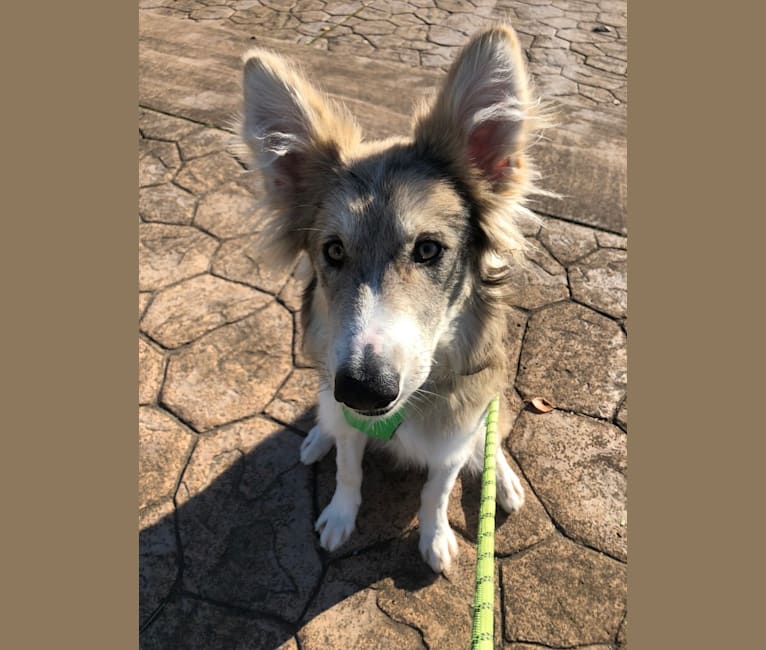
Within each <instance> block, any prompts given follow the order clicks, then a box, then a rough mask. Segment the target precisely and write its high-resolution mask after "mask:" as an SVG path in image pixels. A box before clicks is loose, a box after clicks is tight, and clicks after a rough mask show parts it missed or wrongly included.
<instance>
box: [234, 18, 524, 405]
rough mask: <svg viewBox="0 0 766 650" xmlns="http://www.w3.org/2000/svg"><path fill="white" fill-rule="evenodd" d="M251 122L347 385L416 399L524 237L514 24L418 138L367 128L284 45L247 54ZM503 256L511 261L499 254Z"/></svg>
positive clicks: (462, 62) (446, 91)
mask: <svg viewBox="0 0 766 650" xmlns="http://www.w3.org/2000/svg"><path fill="white" fill-rule="evenodd" d="M244 88H245V111H244V121H243V126H242V137H243V140H244V141H245V143H247V144H248V145H249V147H250V149H251V150H252V152H253V153H254V154H255V161H256V164H257V165H258V166H259V167H260V168H261V169H262V170H263V172H264V178H265V181H266V189H267V194H268V199H269V202H270V203H271V207H272V209H273V213H272V216H271V217H270V218H269V220H268V222H267V223H266V224H265V226H264V229H265V230H264V234H265V235H266V237H267V240H268V244H267V245H268V246H269V247H270V248H271V252H272V253H274V254H275V257H276V258H277V260H276V261H278V262H279V261H282V262H287V261H291V260H293V259H295V257H296V255H297V254H298V253H299V252H301V251H304V252H306V253H307V254H308V256H309V258H310V260H311V263H312V266H313V271H314V281H313V282H312V284H311V286H310V289H309V293H310V295H309V300H310V307H311V309H312V310H313V312H314V313H312V315H311V317H312V318H314V319H317V320H318V321H319V322H318V323H315V324H314V325H315V327H314V333H315V335H316V336H318V337H319V338H321V339H322V345H321V346H320V347H321V348H322V353H323V356H324V358H322V359H319V361H320V362H321V363H323V365H324V367H325V371H326V374H327V378H328V379H329V380H330V381H331V382H332V385H333V387H334V394H335V398H336V400H338V401H339V402H343V403H345V404H346V405H348V406H349V407H351V408H353V409H355V410H357V411H358V412H361V413H363V414H366V415H382V414H384V413H387V412H389V411H392V410H394V409H396V408H397V407H398V406H399V405H400V404H403V403H404V402H405V401H406V400H407V399H409V398H410V397H411V396H412V395H413V394H414V393H415V392H416V391H417V390H418V389H419V388H420V387H421V386H422V384H423V383H424V382H425V380H426V379H427V378H428V376H429V374H430V373H431V371H432V366H433V364H434V358H435V356H438V355H437V351H438V350H439V348H440V347H446V346H449V345H450V342H451V341H452V340H453V339H454V337H455V330H456V328H457V319H458V318H459V316H460V314H461V310H462V308H463V306H464V304H465V302H466V301H467V300H470V299H472V298H474V299H475V298H476V295H477V291H479V290H480V289H481V287H482V286H483V285H487V284H491V282H492V280H491V277H492V276H493V273H495V274H496V272H497V270H498V269H502V268H503V266H504V265H505V264H506V262H504V261H502V260H503V256H504V255H505V254H507V253H509V252H512V251H513V250H514V249H515V248H519V247H520V246H521V245H522V242H523V238H522V237H521V235H520V234H519V232H518V230H517V229H516V227H515V224H514V223H513V210H514V209H516V208H518V206H519V205H520V201H521V199H522V198H523V196H524V194H525V193H526V191H527V190H528V188H529V168H528V164H527V163H526V161H525V159H524V145H525V142H526V137H527V131H528V116H529V106H530V102H529V97H528V92H529V91H528V89H527V85H526V73H525V69H524V65H523V61H522V58H521V53H520V50H519V46H518V43H517V41H516V38H515V35H514V34H513V32H512V31H511V30H510V29H508V28H495V29H492V30H489V31H487V32H485V33H483V34H480V35H479V36H477V37H476V38H475V39H474V40H473V41H472V42H471V43H470V44H469V45H468V46H467V47H466V48H465V50H464V51H463V53H462V54H461V56H460V57H459V58H458V60H457V61H456V63H455V64H454V65H453V67H452V69H451V71H450V73H449V75H448V77H447V80H446V82H445V84H444V87H443V88H442V89H441V92H440V93H439V96H438V97H437V98H436V100H435V102H434V103H433V105H432V106H431V107H430V108H428V109H424V110H423V111H421V115H420V116H419V117H418V118H417V120H416V124H415V131H414V134H413V138H412V139H411V140H401V141H391V142H388V143H372V144H366V143H362V141H361V136H360V133H359V130H358V128H357V127H356V125H355V124H354V122H353V120H351V118H350V117H349V116H348V115H347V114H346V113H345V111H344V110H343V109H340V108H338V107H336V106H334V105H333V104H331V103H330V102H329V101H328V100H327V99H326V98H325V97H323V96H322V95H321V94H319V93H318V92H317V91H316V90H315V89H314V88H313V87H312V86H311V85H309V84H308V83H307V82H306V81H305V80H304V79H303V78H302V77H301V76H300V75H299V74H298V73H297V72H296V71H295V70H294V69H293V68H291V67H289V66H288V65H287V64H286V63H285V62H284V61H282V60H281V59H279V58H278V57H275V56H274V55H271V54H268V53H265V52H263V51H260V50H256V51H253V52H250V53H248V55H247V56H246V64H245V79H244ZM498 260H501V261H500V262H498Z"/></svg>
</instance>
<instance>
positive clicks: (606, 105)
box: [138, 0, 627, 650]
mask: <svg viewBox="0 0 766 650" xmlns="http://www.w3.org/2000/svg"><path fill="white" fill-rule="evenodd" d="M139 4H140V6H141V9H140V53H139V57H140V59H139V61H140V63H139V65H140V88H139V99H140V105H141V106H140V109H139V157H140V161H139V178H140V186H141V188H140V191H139V217H140V222H139V233H140V251H139V284H140V294H139V319H140V333H139V342H138V345H139V361H140V386H139V400H140V409H139V422H140V447H139V449H140V467H139V508H140V529H141V532H140V553H141V558H140V596H141V602H140V625H141V633H140V643H141V647H142V648H147V649H148V648H163V649H167V648H184V649H186V648H194V649H197V648H198V649H218V648H259V649H260V648H263V649H274V648H296V649H297V648H302V649H304V650H309V649H313V648H344V649H345V648H354V647H356V648H390V647H397V648H401V649H404V648H421V647H426V648H432V649H434V650H440V649H442V648H461V649H462V648H468V647H469V635H470V622H471V621H470V616H471V598H472V593H473V562H474V557H475V543H474V541H475V530H476V518H477V512H478V495H479V486H478V484H477V482H476V481H468V480H464V481H459V482H458V485H457V486H456V489H455V491H454V493H453V495H452V499H451V503H450V520H451V523H452V525H453V528H454V529H455V530H456V532H457V533H458V538H459V543H460V545H461V555H460V558H459V561H458V563H457V566H456V567H455V568H454V569H453V571H452V573H451V574H450V576H449V577H444V576H436V575H434V574H433V573H432V572H431V570H430V569H429V568H428V567H427V566H426V565H425V563H423V561H422V560H421V559H420V556H419V554H418V551H417V519H416V511H417V504H418V496H419V492H420V488H421V486H422V482H423V479H424V477H423V476H421V475H418V474H414V473H406V472H399V471H395V470H392V469H390V468H389V467H388V466H387V464H386V463H385V461H384V459H382V458H379V457H375V456H370V457H369V458H366V460H365V481H364V486H363V504H362V508H361V511H360V516H359V520H358V522H357V531H356V532H355V533H354V534H353V535H352V537H351V539H350V540H349V542H348V543H347V544H346V545H345V546H344V547H342V548H341V549H339V550H338V551H336V552H335V553H332V554H328V553H326V552H325V551H323V550H322V549H321V548H320V547H319V545H318V541H317V537H316V534H315V533H314V532H313V522H314V520H315V519H316V517H317V515H318V513H319V512H320V511H321V509H322V508H323V507H324V506H325V505H326V503H327V502H328V501H329V499H330V497H331V494H332V491H333V488H334V481H335V478H334V473H335V463H334V458H333V456H332V454H331V455H330V456H329V457H327V458H326V459H324V461H322V462H321V463H319V464H318V465H316V466H314V467H311V468H308V467H305V466H303V465H302V464H300V462H299V461H298V448H299V446H300V443H301V440H302V437H303V436H304V435H305V433H306V432H307V431H308V429H309V428H310V426H311V424H312V417H313V414H314V408H315V405H314V399H315V391H316V386H317V378H316V375H315V372H314V371H313V370H312V368H311V367H310V364H309V362H308V361H307V359H306V358H305V357H304V356H303V354H302V353H301V347H300V341H301V331H300V326H299V319H298V318H297V314H296V310H297V309H298V305H299V296H300V283H299V281H298V280H297V279H296V278H295V277H293V276H292V275H291V274H290V273H285V274H282V275H275V274H273V273H271V272H269V270H268V269H266V268H264V267H263V266H262V265H261V264H260V261H259V251H258V250H257V249H256V248H255V247H254V246H253V241H254V225H253V224H254V219H253V217H254V213H253V211H254V206H255V204H256V200H257V198H258V195H259V193H260V188H259V184H258V181H257V179H256V178H255V177H254V176H253V175H252V174H250V173H248V172H246V171H245V170H244V169H243V168H242V166H241V165H239V164H238V163H237V162H236V160H235V159H234V158H233V157H232V156H231V155H230V154H229V153H227V150H226V149H227V145H228V143H229V141H230V132H229V124H230V119H231V117H232V116H233V115H234V114H235V113H236V111H237V110H238V106H239V98H240V88H239V83H240V61H239V57H240V55H241V53H242V52H243V51H244V50H245V49H247V48H248V47H250V46H252V45H253V44H256V43H257V44H259V45H262V46H265V47H269V48H271V49H274V50H276V51H279V52H281V53H284V54H288V55H290V56H291V57H293V58H294V59H295V60H297V61H298V62H299V63H300V64H301V65H302V66H303V67H304V69H306V70H307V71H308V72H309V74H310V75H311V77H312V78H313V79H315V80H316V81H317V82H318V83H320V84H321V85H323V86H324V87H325V88H326V90H327V91H328V92H330V93H331V94H332V95H333V96H335V97H338V98H340V99H342V100H343V101H345V102H347V103H348V104H349V106H350V107H351V109H352V110H353V111H354V112H355V114H356V115H357V116H358V118H359V120H360V122H361V123H362V126H363V127H364V128H365V129H366V132H367V133H368V134H369V135H370V136H371V137H376V136H384V135H388V134H393V133H406V131H407V129H408V125H409V114H410V110H411V107H412V104H413V102H414V101H415V99H416V98H417V97H418V96H420V95H421V94H423V93H425V92H427V91H429V90H430V89H432V88H434V87H435V86H436V85H437V84H438V83H439V80H440V77H441V75H442V74H443V71H444V69H445V68H446V66H447V65H448V64H449V61H450V60H451V59H452V57H453V56H454V54H455V51H456V49H457V48H458V47H459V46H460V45H461V44H462V43H464V42H465V41H466V40H467V38H468V35H469V34H470V33H472V32H473V31H474V30H475V29H477V28H478V27H480V26H482V25H483V24H488V23H489V22H491V21H492V20H496V19H498V18H502V17H505V18H508V19H509V20H510V21H511V22H512V23H513V24H514V26H515V27H516V29H517V30H518V31H519V33H520V35H521V38H522V41H523V44H524V46H525V48H526V51H527V54H528V57H529V60H530V62H531V63H530V69H531V71H532V73H533V76H534V78H535V80H536V82H537V84H538V86H539V88H540V91H541V93H542V94H545V95H547V96H554V97H556V98H557V99H558V100H559V102H560V110H559V118H558V122H559V126H558V127H556V128H555V129H552V130H551V131H549V132H548V134H547V136H548V140H546V141H544V142H542V143H540V145H539V146H538V147H537V151H536V154H537V156H536V157H537V159H538V161H539V164H540V166H541V168H542V170H543V172H544V178H545V183H544V184H545V187H546V188H548V189H552V190H555V191H558V192H559V193H561V194H563V195H564V197H563V198H562V199H561V200H554V199H545V200H543V201H539V202H537V203H536V204H535V205H534V206H533V208H534V209H535V210H536V211H538V212H539V213H540V214H541V215H542V216H543V217H544V223H543V226H542V227H541V228H538V227H534V226H531V225H529V226H525V227H526V235H527V236H528V238H529V239H530V241H531V242H532V244H533V253H532V255H531V261H532V265H531V267H530V268H529V269H528V270H526V271H525V272H523V273H520V274H519V277H518V292H517V295H516V296H515V302H516V309H515V310H514V312H513V318H512V322H511V323H510V324H509V328H510V331H511V335H512V336H511V340H512V341H513V345H512V348H511V350H510V351H509V353H510V354H511V356H512V357H513V359H515V360H517V362H518V363H517V371H516V373H515V376H514V377H511V378H509V380H510V385H511V388H510V389H509V392H508V395H507V397H508V398H509V400H510V401H511V404H512V405H513V409H514V413H515V416H516V417H515V420H514V423H513V426H512V430H511V432H510V435H509V437H508V440H507V445H506V452H507V456H508V458H509V460H510V462H511V465H512V466H513V467H514V469H516V471H517V473H519V475H520V476H521V477H522V480H523V482H524V484H525V488H526V490H527V504H526V505H525V507H524V508H523V510H522V511H521V512H520V513H518V514H516V515H512V516H505V515H504V514H502V513H500V512H498V521H497V542H496V558H497V559H496V565H497V608H496V612H497V613H496V646H497V647H499V648H507V649H513V650H525V649H531V648H539V647H549V648H575V647H576V648H590V649H591V650H596V649H599V650H605V649H606V648H613V649H617V648H620V649H624V648H626V647H627V642H626V633H627V594H626V568H627V565H626V562H627V510H626V507H627V490H626V463H627V461H626V446H627V388H626V336H627V299H626V262H627V239H626V235H627V228H626V211H627V208H626V182H625V181H626V162H625V154H626V141H625V138H626V129H625V117H626V108H627V105H626V101H627V96H626V66H627V64H626V39H627V32H626V26H625V25H626V20H625V18H626V3H625V2H624V1H610V0H601V1H597V0H593V1H584V0H583V1H581V0H576V1H575V0H573V1H571V2H565V1H563V0H562V1H559V0H526V1H523V2H522V1H521V0H519V1H512V0H503V1H498V2H493V1H483V0H474V1H473V2H466V1H456V0H408V1H406V2H405V1H402V2H382V1H379V0H375V1H365V2H338V1H335V0H238V1H235V0H213V1H207V0H205V1H203V2H196V1H192V0H141V1H140V3H139ZM536 396H542V397H546V398H547V399H548V400H550V401H551V402H552V403H553V404H555V405H556V409H555V410H554V411H552V412H550V413H546V414H536V413H534V412H532V411H531V410H529V409H527V408H525V400H526V399H529V398H531V397H536Z"/></svg>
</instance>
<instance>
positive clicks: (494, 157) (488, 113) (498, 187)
mask: <svg viewBox="0 0 766 650" xmlns="http://www.w3.org/2000/svg"><path fill="white" fill-rule="evenodd" d="M529 109H530V98H529V87H528V81H527V72H526V66H525V64H524V58H523V54H522V52H521V48H520V47H519V42H518V39H517V37H516V34H515V33H514V31H513V30H512V29H511V28H510V27H508V26H496V27H492V28H490V29H488V30H486V31H484V32H482V33H480V34H478V35H477V36H475V37H474V38H473V39H472V40H471V41H470V42H469V43H468V45H466V47H465V48H464V49H463V51H462V52H461V53H460V55H459V56H458V58H457V60H456V61H455V62H454V63H453V64H452V67H451V68H450V71H449V73H448V75H447V79H446V81H445V82H444V85H443V87H442V88H441V90H440V92H439V94H438V96H437V98H436V101H435V103H434V104H433V106H432V108H431V109H430V111H428V112H426V113H424V114H423V115H421V116H420V117H419V118H418V119H417V121H416V124H415V142H416V144H417V146H419V147H420V148H421V150H422V151H424V152H427V153H429V154H431V155H432V156H436V157H437V158H439V159H442V160H446V161H448V162H449V163H451V164H452V165H453V166H455V167H454V168H455V169H457V170H458V171H459V172H461V176H466V175H469V176H472V177H475V178H477V179H478V180H481V181H485V182H486V183H488V184H489V188H490V189H491V191H494V192H502V191H504V190H505V189H506V188H507V186H508V185H509V184H511V183H512V182H513V177H514V173H515V171H516V170H517V169H518V168H520V167H522V166H523V161H522V160H521V158H522V153H523V149H524V147H525V145H526V140H527V130H528V128H527V127H528V125H527V120H526V117H527V113H528V111H529Z"/></svg>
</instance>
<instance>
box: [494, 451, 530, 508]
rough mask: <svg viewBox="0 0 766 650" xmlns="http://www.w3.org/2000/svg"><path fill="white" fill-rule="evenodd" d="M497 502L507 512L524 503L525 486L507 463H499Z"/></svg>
mask: <svg viewBox="0 0 766 650" xmlns="http://www.w3.org/2000/svg"><path fill="white" fill-rule="evenodd" d="M497 502H498V503H499V504H500V507H501V508H502V509H503V510H505V511H506V512H507V513H511V512H516V511H517V510H519V509H521V506H523V505H524V488H523V487H522V485H521V481H520V480H519V477H518V476H516V473H515V472H514V471H513V470H512V469H511V468H510V467H508V465H507V464H506V463H498V464H497Z"/></svg>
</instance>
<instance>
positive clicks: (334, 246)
mask: <svg viewBox="0 0 766 650" xmlns="http://www.w3.org/2000/svg"><path fill="white" fill-rule="evenodd" d="M324 256H325V259H326V260H327V262H328V264H330V265H332V266H340V265H341V264H342V263H343V260H344V258H345V257H346V251H344V250H343V244H341V243H340V242H339V241H338V240H337V239H336V240H334V241H331V242H327V243H326V244H325V246H324Z"/></svg>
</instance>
